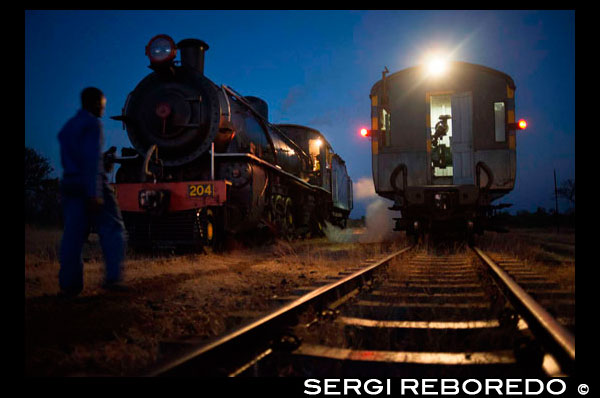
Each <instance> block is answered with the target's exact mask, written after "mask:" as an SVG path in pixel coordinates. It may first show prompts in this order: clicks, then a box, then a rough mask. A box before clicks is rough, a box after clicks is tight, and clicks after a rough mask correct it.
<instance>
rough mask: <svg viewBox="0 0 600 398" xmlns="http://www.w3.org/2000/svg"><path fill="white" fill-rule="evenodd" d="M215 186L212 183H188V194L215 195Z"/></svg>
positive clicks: (197, 195)
mask: <svg viewBox="0 0 600 398" xmlns="http://www.w3.org/2000/svg"><path fill="white" fill-rule="evenodd" d="M214 191H215V190H214V187H213V185H212V184H192V185H188V196H189V197H192V198H196V197H199V196H213V194H214Z"/></svg>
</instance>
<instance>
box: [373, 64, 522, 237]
mask: <svg viewBox="0 0 600 398" xmlns="http://www.w3.org/2000/svg"><path fill="white" fill-rule="evenodd" d="M436 72H437V73H436ZM439 72H441V70H439V69H438V70H432V69H429V68H428V67H427V66H425V65H423V66H416V67H411V68H407V69H404V70H401V71H398V72H396V73H393V74H391V75H389V76H387V73H388V71H387V69H386V70H385V71H384V72H383V74H382V79H381V80H379V81H378V82H376V83H375V84H374V85H373V87H372V89H371V92H370V95H369V98H370V100H371V121H372V123H371V130H370V136H371V153H372V170H373V182H374V185H375V190H376V192H377V193H378V194H379V195H380V196H382V197H385V198H388V199H390V200H392V201H394V204H393V206H392V207H391V210H398V211H400V217H398V218H395V221H396V223H395V230H396V231H406V233H407V235H409V236H412V237H414V238H415V239H417V240H418V237H419V236H420V235H421V234H423V233H428V232H434V233H444V234H446V233H454V234H459V235H462V236H467V237H468V238H469V239H470V240H472V239H473V235H474V234H482V233H483V231H484V230H486V229H488V230H489V229H494V230H501V228H500V227H498V226H495V225H494V224H493V223H491V222H490V215H491V214H492V213H493V212H494V210H495V209H498V208H502V207H504V206H506V205H505V204H501V205H493V204H492V202H493V201H495V200H497V199H499V198H501V197H502V196H504V195H506V194H507V193H509V192H510V191H511V190H512V189H513V187H514V184H515V178H516V131H517V130H519V129H521V128H524V127H520V125H519V124H517V123H515V112H516V107H515V89H516V86H515V83H514V81H513V79H512V78H511V77H510V76H508V75H507V74H505V73H503V72H500V71H497V70H494V69H491V68H488V67H485V66H481V65H475V64H471V63H466V62H451V63H448V64H447V67H446V69H445V70H444V72H443V73H439ZM521 126H522V124H521Z"/></svg>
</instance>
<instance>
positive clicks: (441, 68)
mask: <svg viewBox="0 0 600 398" xmlns="http://www.w3.org/2000/svg"><path fill="white" fill-rule="evenodd" d="M447 69H448V61H446V60H445V59H444V58H441V57H433V58H431V59H430V60H429V62H428V63H427V70H428V71H429V73H430V74H432V75H434V76H439V75H442V74H444V73H445V72H446V70H447Z"/></svg>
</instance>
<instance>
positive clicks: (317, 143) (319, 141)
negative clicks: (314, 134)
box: [315, 138, 323, 148]
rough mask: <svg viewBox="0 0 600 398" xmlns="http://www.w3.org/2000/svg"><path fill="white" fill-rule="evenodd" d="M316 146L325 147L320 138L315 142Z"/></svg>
mask: <svg viewBox="0 0 600 398" xmlns="http://www.w3.org/2000/svg"><path fill="white" fill-rule="evenodd" d="M315 144H316V145H317V148H320V147H321V145H323V141H321V139H320V138H317V140H316V141H315Z"/></svg>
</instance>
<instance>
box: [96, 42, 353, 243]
mask: <svg viewBox="0 0 600 398" xmlns="http://www.w3.org/2000/svg"><path fill="white" fill-rule="evenodd" d="M208 48H209V46H208V44H206V43H205V42H203V41H201V40H197V39H185V40H182V41H180V42H178V43H177V44H175V42H174V41H173V39H172V38H171V37H169V36H167V35H158V36H155V37H154V38H152V39H151V40H150V42H149V43H148V45H147V46H146V55H147V56H148V58H149V60H150V66H149V67H150V68H151V69H152V70H153V72H152V73H150V74H149V75H147V76H146V77H145V78H144V79H142V80H141V81H140V82H139V84H138V85H137V86H136V87H135V89H134V90H133V91H132V92H131V93H130V94H129V95H128V97H127V100H126V101H125V106H124V107H123V110H122V114H121V115H119V116H113V117H112V119H114V120H120V121H122V122H123V128H124V129H126V130H127V134H128V137H129V140H130V142H131V144H132V145H133V148H122V150H121V156H116V155H115V151H113V152H112V153H111V154H107V162H108V163H111V162H112V163H119V164H120V167H119V169H118V170H117V172H116V175H115V184H114V185H113V186H114V189H115V193H116V197H117V200H118V203H119V206H120V208H121V212H122V215H123V219H124V222H125V226H126V228H127V232H128V235H129V244H130V245H132V246H136V247H140V246H156V247H180V246H196V247H198V246H213V247H220V245H222V242H223V241H224V237H225V236H232V235H239V234H245V235H249V234H252V233H253V231H257V230H267V231H269V232H270V233H273V234H277V235H280V236H283V237H287V238H293V237H296V236H309V235H314V234H319V233H320V232H321V231H322V228H323V226H324V223H325V221H328V222H331V223H333V224H336V225H339V226H341V227H343V226H345V224H346V220H347V218H348V215H349V213H350V211H351V210H352V181H351V180H350V178H349V177H348V173H347V170H346V166H345V163H344V161H343V159H342V158H341V157H340V156H339V155H337V154H335V153H334V152H333V150H332V148H331V145H330V144H329V143H328V142H327V140H326V139H325V137H324V136H323V135H322V134H321V133H320V132H319V131H318V130H315V129H313V128H310V127H306V126H299V125H283V124H280V125H277V124H271V123H270V122H269V121H268V106H267V103H266V102H265V101H263V100H262V99H260V98H257V97H253V96H242V95H241V94H239V93H238V92H236V91H235V90H233V89H232V88H230V87H228V86H226V85H220V86H219V85H217V84H215V83H213V82H212V81H211V80H210V79H208V78H207V77H206V76H205V75H204V56H205V52H206V50H208ZM178 52H179V53H180V58H181V60H180V62H178V61H175V58H176V56H177V53H178Z"/></svg>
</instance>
